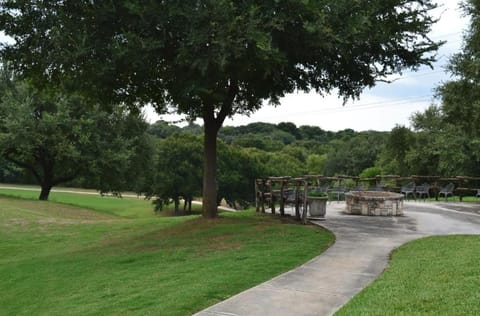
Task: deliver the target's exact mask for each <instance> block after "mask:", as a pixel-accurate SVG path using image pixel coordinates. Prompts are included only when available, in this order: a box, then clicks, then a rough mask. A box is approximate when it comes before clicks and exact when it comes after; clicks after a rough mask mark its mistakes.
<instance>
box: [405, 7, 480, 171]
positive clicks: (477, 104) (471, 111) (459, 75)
mask: <svg viewBox="0 0 480 316" xmlns="http://www.w3.org/2000/svg"><path fill="white" fill-rule="evenodd" d="M463 9H464V12H465V13H466V15H468V16H469V17H470V25H469V27H468V29H467V31H466V33H465V36H464V43H463V47H462V50H461V52H459V53H457V54H455V55H454V56H453V57H452V58H451V59H450V63H449V66H448V70H449V71H450V72H451V73H452V74H453V75H454V77H453V79H452V80H450V81H447V82H445V83H444V84H442V85H441V86H439V87H438V89H437V94H438V97H439V99H440V104H439V105H438V106H432V107H430V108H428V109H427V110H426V111H424V112H423V113H415V114H414V115H413V116H412V123H413V126H414V128H415V129H416V130H417V131H418V135H417V140H418V144H417V146H416V148H415V149H414V150H411V151H410V152H409V155H408V157H409V160H411V162H412V163H413V164H415V165H416V166H422V169H423V171H424V172H429V173H430V174H433V173H438V174H442V175H463V174H466V175H479V174H480V128H479V126H480V75H479V74H480V1H478V0H465V1H464V2H463ZM413 164H412V165H413ZM420 171H422V170H420Z"/></svg>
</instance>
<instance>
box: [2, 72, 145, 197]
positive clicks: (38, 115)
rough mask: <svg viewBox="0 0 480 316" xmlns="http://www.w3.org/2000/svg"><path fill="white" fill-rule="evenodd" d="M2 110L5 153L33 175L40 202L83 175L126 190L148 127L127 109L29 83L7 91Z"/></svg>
mask: <svg viewBox="0 0 480 316" xmlns="http://www.w3.org/2000/svg"><path fill="white" fill-rule="evenodd" d="M0 113H1V116H0V156H1V157H2V158H4V159H5V160H7V161H9V162H11V163H13V164H15V165H17V166H19V167H21V168H24V169H25V170H26V171H27V172H29V173H30V174H31V175H33V177H34V178H35V179H36V181H37V182H38V183H39V184H40V186H41V192H40V196H39V199H40V200H47V199H48V196H49V194H50V190H51V189H52V187H54V186H56V185H58V184H60V183H65V182H68V181H72V180H74V179H76V178H78V177H80V176H83V177H86V178H88V179H89V182H90V183H91V184H92V185H94V186H95V187H96V188H98V189H99V190H101V191H118V190H122V189H125V186H126V177H128V171H129V170H131V169H132V167H134V162H133V159H130V158H131V157H133V156H134V153H135V151H136V150H137V149H138V148H140V144H141V143H142V137H143V133H144V131H145V130H146V128H147V126H146V123H145V122H144V120H143V119H142V117H141V116H139V115H138V114H135V113H131V112H130V111H128V110H127V109H125V108H122V107H116V108H114V109H113V110H112V111H110V112H106V111H105V110H104V109H103V108H101V107H99V106H98V105H89V104H88V103H85V100H84V99H83V98H82V97H81V96H74V95H65V94H63V93H60V92H58V91H52V90H42V91H39V90H37V89H35V88H34V87H32V86H31V85H30V84H28V82H16V81H12V84H11V85H10V86H9V88H5V89H2V90H1V101H0ZM136 176H137V177H138V176H139V173H137V174H136ZM130 181H132V180H131V179H130Z"/></svg>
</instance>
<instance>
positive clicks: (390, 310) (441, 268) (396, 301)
mask: <svg viewBox="0 0 480 316" xmlns="http://www.w3.org/2000/svg"><path fill="white" fill-rule="evenodd" d="M479 289H480V236H461V235H457V236H436V237H428V238H424V239H420V240H416V241H413V242H410V243H408V244H406V245H403V246H402V247H400V248H399V249H397V250H396V251H395V252H394V253H393V256H392V261H391V262H390V265H389V267H388V269H387V270H386V271H385V273H384V274H383V275H382V276H381V277H380V278H379V279H377V280H376V281H375V282H374V283H372V284H371V285H370V286H369V287H367V288H366V289H365V290H363V291H362V292H360V293H359V294H358V295H356V296H355V297H354V298H353V299H352V300H351V301H350V302H349V303H347V304H346V305H345V306H344V307H343V308H342V309H341V310H340V311H338V312H337V313H336V314H335V315H337V316H340V315H480V304H479V302H480V290H479Z"/></svg>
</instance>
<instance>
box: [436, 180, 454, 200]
mask: <svg viewBox="0 0 480 316" xmlns="http://www.w3.org/2000/svg"><path fill="white" fill-rule="evenodd" d="M454 188H455V185H454V184H453V183H451V182H450V183H449V184H447V185H446V186H444V187H443V188H442V189H441V190H440V191H439V192H438V196H440V195H442V194H443V196H445V201H447V198H448V196H449V195H451V196H452V197H453V189H454Z"/></svg>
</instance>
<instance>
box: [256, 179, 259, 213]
mask: <svg viewBox="0 0 480 316" xmlns="http://www.w3.org/2000/svg"><path fill="white" fill-rule="evenodd" d="M257 181H258V180H257V179H255V211H256V212H257V213H258V212H260V205H259V203H258V199H259V192H258V183H257Z"/></svg>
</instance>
